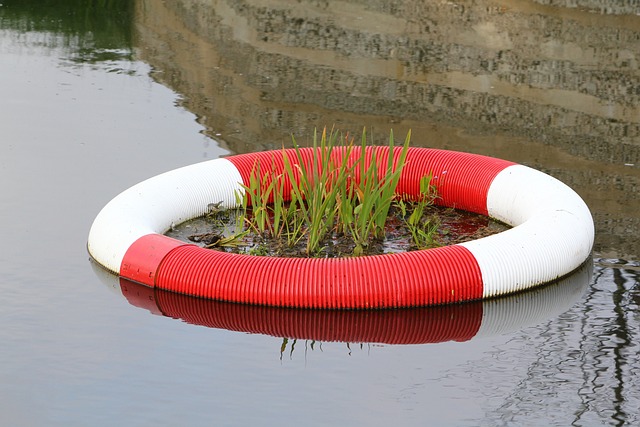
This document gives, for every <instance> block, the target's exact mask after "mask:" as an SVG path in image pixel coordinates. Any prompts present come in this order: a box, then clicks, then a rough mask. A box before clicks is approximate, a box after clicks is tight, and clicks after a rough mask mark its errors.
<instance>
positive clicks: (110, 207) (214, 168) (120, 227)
mask: <svg viewBox="0 0 640 427" xmlns="http://www.w3.org/2000/svg"><path fill="white" fill-rule="evenodd" d="M241 182H242V177H241V176H240V173H239V172H238V169H236V167H235V166H234V165H233V163H231V162H230V161H228V160H226V159H215V160H209V161H206V162H202V163H196V164H194V165H190V166H185V167H183V168H179V169H174V170H172V171H169V172H166V173H163V174H161V175H157V176H155V177H153V178H149V179H147V180H146V181H142V182H141V183H139V184H137V185H134V186H133V187H131V188H129V189H127V190H125V191H123V192H122V193H120V194H119V195H118V196H116V197H115V198H114V199H113V200H111V201H110V202H109V203H108V204H107V205H106V206H105V207H104V208H103V209H102V211H100V213H99V214H98V216H97V217H96V219H95V221H94V222H93V225H92V226H91V230H90V231H89V239H88V244H87V247H88V249H89V253H90V254H91V256H92V257H93V258H94V259H95V260H96V261H98V262H99V263H100V264H102V265H103V266H104V267H106V268H107V269H109V270H111V271H113V272H114V273H120V264H121V263H122V259H123V257H124V255H125V253H126V252H127V249H129V247H130V246H131V245H132V244H133V242H135V241H136V240H137V239H139V238H140V237H142V236H145V235H147V234H151V233H158V234H162V233H164V232H166V231H167V230H168V229H169V228H170V227H171V225H172V224H175V225H177V224H179V223H181V222H184V221H187V220H189V219H191V218H195V217H198V216H202V215H205V214H206V213H207V205H208V204H209V203H218V202H222V205H221V206H222V207H227V208H228V207H232V206H235V204H236V197H235V193H236V191H238V190H241V188H242V187H241V186H240V183H241Z"/></svg>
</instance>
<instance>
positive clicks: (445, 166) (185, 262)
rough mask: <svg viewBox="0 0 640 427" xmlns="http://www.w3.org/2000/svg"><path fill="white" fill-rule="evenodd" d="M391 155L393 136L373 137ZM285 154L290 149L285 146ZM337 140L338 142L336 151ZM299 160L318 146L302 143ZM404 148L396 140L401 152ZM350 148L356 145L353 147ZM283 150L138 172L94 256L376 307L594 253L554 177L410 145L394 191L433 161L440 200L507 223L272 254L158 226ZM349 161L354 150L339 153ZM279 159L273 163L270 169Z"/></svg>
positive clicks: (210, 282)
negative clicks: (487, 232)
mask: <svg viewBox="0 0 640 427" xmlns="http://www.w3.org/2000/svg"><path fill="white" fill-rule="evenodd" d="M367 150H368V151H369V153H367V158H369V159H370V158H371V157H372V156H371V152H372V151H373V150H377V151H378V153H377V155H376V158H378V159H386V154H387V153H388V150H389V148H388V147H375V148H374V147H368V148H367ZM287 152H288V153H290V155H289V159H290V160H292V161H293V162H296V161H297V157H296V155H295V154H293V153H292V152H291V151H287ZM343 152H344V151H343V150H334V154H333V155H336V156H341V155H342V153H343ZM301 153H302V157H303V160H302V161H304V162H305V163H306V162H310V161H311V160H312V159H313V158H314V156H316V155H317V151H314V150H313V149H302V150H301ZM399 153H400V149H396V150H395V152H394V157H395V158H396V159H397V157H398V156H399ZM352 156H353V157H352V158H351V159H353V158H356V157H357V156H359V152H358V150H354V152H353V153H352ZM282 158H283V151H268V152H261V153H252V154H242V155H236V156H231V157H228V158H224V159H215V160H210V161H207V162H202V163H198V164H194V165H191V166H186V167H183V168H180V169H176V170H173V171H170V172H166V173H164V174H161V175H158V176H156V177H153V178H150V179H148V180H146V181H143V182H141V183H139V184H137V185H135V186H133V187H131V188H129V189H128V190H126V191H124V192H123V193H121V194H120V195H118V196H117V197H115V198H114V199H113V200H111V202H109V203H108V204H107V205H106V206H105V207H104V208H103V209H102V211H101V212H100V213H99V214H98V216H97V217H96V219H95V221H94V223H93V225H92V227H91V231H90V232H89V240H88V249H89V253H90V254H91V256H92V257H93V258H94V259H95V260H96V261H97V262H98V263H99V264H101V265H102V266H104V267H105V268H107V269H108V270H110V271H112V272H114V273H117V274H119V275H120V276H122V277H125V278H127V279H129V280H132V281H135V282H138V283H142V284H145V285H147V286H150V287H156V288H160V289H164V290H168V291H173V292H178V293H182V294H188V295H192V296H198V297H205V298H212V299H216V300H222V301H232V302H239V303H249V304H259V305H271V306H283V307H286V306H289V307H309V308H383V307H412V306H426V305H434V304H445V303H452V302H461V301H469V300H477V299H482V298H490V297H494V296H498V295H504V294H509V293H513V292H517V291H520V290H524V289H528V288H531V287H534V286H537V285H541V284H544V283H548V282H550V281H553V280H555V279H557V278H559V277H562V276H565V275H567V274H569V273H570V272H572V271H573V270H575V269H576V268H578V267H579V266H580V265H581V264H582V263H583V262H584V261H585V260H587V258H588V257H589V255H590V252H591V249H592V246H593V239H594V226H593V219H592V217H591V213H590V212H589V209H588V207H587V206H586V204H585V203H584V201H583V200H582V199H581V198H580V197H579V196H578V195H577V194H576V193H575V192H574V191H573V190H571V189H570V188H569V187H568V186H566V185H565V184H563V183H561V182H560V181H558V180H556V179H555V178H552V177H551V176H549V175H546V174H544V173H542V172H539V171H536V170H534V169H531V168H529V167H526V166H523V165H518V164H515V163H513V162H509V161H505V160H500V159H496V158H492V157H486V156H481V155H476V154H468V153H461V152H456V151H447V150H436V149H427V148H409V151H408V153H407V158H406V164H405V166H404V169H403V171H402V175H401V178H400V182H399V184H398V187H397V193H398V194H400V195H403V196H408V197H411V196H417V195H419V191H420V188H419V181H420V178H421V177H422V176H424V175H426V174H429V173H431V174H432V175H433V176H434V182H435V183H436V185H437V189H438V194H439V196H440V199H439V203H440V204H442V205H444V206H452V207H455V208H457V209H463V210H467V211H471V212H476V213H479V214H484V215H488V216H490V217H492V218H495V219H497V220H499V221H502V222H504V223H507V224H509V225H511V226H512V227H513V228H512V229H509V230H507V231H505V232H502V233H499V234H496V235H493V236H489V237H485V238H482V239H478V240H474V241H471V242H466V243H462V244H458V245H452V246H445V247H441V248H435V249H428V250H421V251H414V252H405V253H398V254H387V255H376V256H364V257H355V258H334V259H319V258H274V257H259V256H252V255H239V254H231V253H225V252H219V251H212V250H208V249H204V248H201V247H198V246H195V245H192V244H188V243H185V242H181V241H178V240H175V239H172V238H169V237H167V236H164V235H163V234H162V233H164V232H165V231H167V230H168V229H169V228H170V227H171V225H172V224H179V223H181V222H183V221H187V220H189V219H191V218H195V217H199V216H202V215H205V214H206V212H207V206H208V204H210V203H217V202H219V201H222V202H223V206H225V207H232V206H234V205H235V203H236V197H235V194H236V192H237V191H241V189H242V187H241V185H240V183H248V182H249V176H250V174H251V172H252V170H253V168H254V165H255V164H256V162H260V163H261V164H263V165H266V164H269V165H274V167H275V168H280V170H281V171H282V170H283V162H282ZM343 160H344V161H349V160H350V159H343ZM276 171H277V169H276Z"/></svg>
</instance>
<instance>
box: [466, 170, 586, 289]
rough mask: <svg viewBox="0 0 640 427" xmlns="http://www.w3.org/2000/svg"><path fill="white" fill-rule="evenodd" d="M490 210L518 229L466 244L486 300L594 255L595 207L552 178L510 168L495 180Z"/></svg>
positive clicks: (545, 279) (553, 276)
mask: <svg viewBox="0 0 640 427" xmlns="http://www.w3.org/2000/svg"><path fill="white" fill-rule="evenodd" d="M487 209H488V212H489V216H491V217H492V218H495V219H498V220H500V221H503V222H505V223H507V224H509V225H511V226H513V227H514V228H512V229H510V230H507V231H505V232H502V233H500V234H495V235H493V236H489V237H485V238H482V239H478V240H474V241H471V242H466V243H462V246H465V247H466V248H467V249H469V250H470V251H471V253H472V254H473V255H474V256H475V258H476V260H477V261H478V264H479V266H480V270H481V272H482V280H483V283H484V289H483V297H484V298H488V297H493V296H497V295H504V294H507V293H512V292H517V291H520V290H523V289H527V288H531V287H533V286H536V285H540V284H543V283H547V282H551V281H553V280H555V279H557V278H559V277H562V276H564V275H566V274H568V273H570V272H572V271H573V270H575V269H576V268H578V267H579V266H580V265H581V264H582V263H583V262H584V261H585V260H586V259H587V258H588V257H589V254H590V252H591V248H592V246H593V239H594V228H593V219H592V218H591V213H590V212H589V208H588V207H587V205H586V204H585V203H584V201H583V200H582V199H581V198H580V196H578V195H577V194H576V193H575V192H574V191H573V190H572V189H571V188H569V187H568V186H566V185H565V184H563V183H562V182H560V181H558V180H557V179H555V178H553V177H551V176H549V175H546V174H544V173H542V172H539V171H537V170H535V169H531V168H529V167H526V166H522V165H513V166H509V167H508V168H506V169H504V170H503V171H501V172H500V173H499V174H498V175H497V176H496V178H495V179H494V180H493V182H492V184H491V186H490V188H489V193H488V195H487Z"/></svg>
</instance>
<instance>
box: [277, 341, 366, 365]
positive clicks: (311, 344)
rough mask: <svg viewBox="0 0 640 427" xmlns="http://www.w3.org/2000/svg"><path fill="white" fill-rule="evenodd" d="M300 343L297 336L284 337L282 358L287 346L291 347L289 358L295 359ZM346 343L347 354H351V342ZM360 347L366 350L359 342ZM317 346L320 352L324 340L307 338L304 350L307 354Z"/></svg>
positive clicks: (281, 350) (281, 348) (281, 345)
mask: <svg viewBox="0 0 640 427" xmlns="http://www.w3.org/2000/svg"><path fill="white" fill-rule="evenodd" d="M297 343H298V339H297V338H292V339H290V338H282V344H280V360H282V356H283V355H284V354H285V352H287V347H289V351H288V353H289V359H293V351H294V350H295V348H296V344H297ZM344 345H345V346H346V347H347V355H348V356H351V343H348V342H347V343H344ZM358 345H359V347H360V350H364V344H363V343H360V344H358ZM316 347H317V348H318V350H320V352H322V342H319V341H316V340H305V342H304V352H305V355H306V353H307V350H309V349H310V350H311V351H314V350H315V349H316Z"/></svg>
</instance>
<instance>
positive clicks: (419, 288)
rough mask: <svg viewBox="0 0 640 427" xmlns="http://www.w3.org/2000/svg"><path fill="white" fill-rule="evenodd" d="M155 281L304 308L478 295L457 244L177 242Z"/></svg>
mask: <svg viewBox="0 0 640 427" xmlns="http://www.w3.org/2000/svg"><path fill="white" fill-rule="evenodd" d="M155 286H156V287H158V288H160V289H165V290H169V291H172V292H178V293H182V294H187V295H193V296H199V297H205V298H213V299H216V300H221V301H230V302H244V303H249V304H258V305H271V306H280V307H305V308H383V307H413V306H424V305H434V304H444V303H452V302H459V301H467V300H474V299H478V298H480V297H481V295H482V280H481V274H480V270H479V268H478V266H477V264H476V262H475V259H474V258H473V256H471V254H470V253H469V252H468V251H467V250H466V249H464V248H462V247H460V246H448V247H443V248H437V249H432V250H428V251H416V252H407V253H403V254H389V255H378V256H369V257H358V258H340V259H317V258H268V257H257V256H251V255H238V254H229V253H224V252H218V251H210V250H205V249H202V248H199V247H195V246H182V247H178V248H176V249H174V250H173V251H171V252H170V253H169V254H168V255H167V256H166V257H165V259H164V260H163V261H162V263H161V265H160V266H159V268H158V271H157V273H156V282H155Z"/></svg>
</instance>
